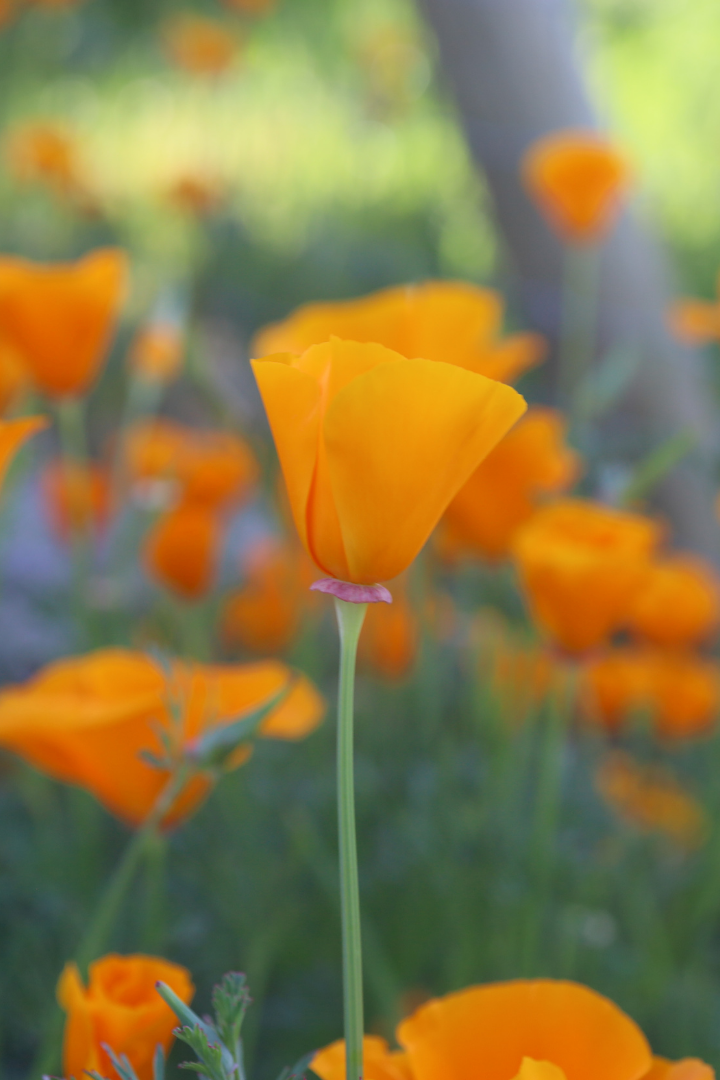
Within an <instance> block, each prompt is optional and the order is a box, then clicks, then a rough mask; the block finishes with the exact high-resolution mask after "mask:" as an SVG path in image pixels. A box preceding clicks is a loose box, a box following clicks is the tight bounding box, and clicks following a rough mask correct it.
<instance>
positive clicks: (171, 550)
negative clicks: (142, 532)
mask: <svg viewBox="0 0 720 1080" xmlns="http://www.w3.org/2000/svg"><path fill="white" fill-rule="evenodd" d="M222 537H223V529H222V524H221V522H220V520H219V518H218V516H217V514H216V513H215V512H214V511H213V510H208V509H207V508H206V507H204V506H195V505H194V504H181V505H180V506H178V507H176V508H175V509H174V510H170V511H169V512H168V513H167V514H164V515H163V516H162V517H161V518H160V519H159V520H158V521H157V522H156V523H155V525H154V526H153V528H152V530H151V531H150V533H149V534H148V536H147V537H146V540H145V549H144V559H145V565H146V567H147V569H148V572H149V573H150V574H151V575H152V576H153V577H154V578H156V580H157V581H159V582H160V583H161V584H162V585H164V586H166V588H168V589H171V590H172V591H173V592H176V593H178V594H179V595H180V596H182V597H183V598H184V599H185V600H197V599H199V598H200V597H201V596H204V595H205V593H207V592H208V591H209V589H210V588H211V586H212V583H213V579H214V576H215V571H216V567H217V561H218V558H219V555H220V547H221V544H222Z"/></svg>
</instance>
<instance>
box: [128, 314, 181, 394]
mask: <svg viewBox="0 0 720 1080" xmlns="http://www.w3.org/2000/svg"><path fill="white" fill-rule="evenodd" d="M183 347H184V342H183V335H182V333H181V332H180V329H179V327H178V326H176V325H175V324H174V323H171V322H160V321H158V322H150V323H148V324H147V326H144V327H143V328H142V329H141V330H140V331H138V333H137V334H136V336H135V339H134V341H133V343H132V345H131V347H130V353H129V355H128V363H129V366H130V369H131V370H132V371H133V372H134V373H135V375H137V376H138V377H139V378H141V379H143V380H144V381H145V382H149V383H157V384H158V385H164V384H166V383H169V382H172V380H173V379H175V378H176V377H177V375H178V374H179V372H180V369H181V367H182V362H183Z"/></svg>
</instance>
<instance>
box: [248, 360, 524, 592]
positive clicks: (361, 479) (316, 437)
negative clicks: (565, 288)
mask: <svg viewBox="0 0 720 1080" xmlns="http://www.w3.org/2000/svg"><path fill="white" fill-rule="evenodd" d="M253 369H254V371H255V377H256V379H257V381H258V385H259V388H260V393H261V395H262V398H263V402H264V404H265V408H266V411H267V413H268V417H269V420H270V426H271V428H272V432H273V436H274V439H275V445H276V447H277V451H278V456H279V458H280V464H281V466H282V469H283V474H284V476H285V482H286V485H287V490H288V497H289V500H290V506H291V509H292V513H293V518H294V520H295V525H296V527H297V530H298V533H299V535H300V538H301V540H302V542H303V545H304V546H305V548H306V550H307V552H308V554H309V555H310V556H311V558H312V559H313V560H314V561H315V563H316V565H317V566H319V567H321V569H322V570H323V571H324V572H325V573H327V574H330V575H332V576H333V577H335V578H339V579H340V580H341V581H351V582H354V583H356V584H361V585H368V584H372V583H374V582H376V581H386V580H388V579H391V578H394V577H397V576H398V574H400V573H401V572H402V571H403V570H405V569H406V568H407V567H408V566H409V565H410V563H411V562H412V560H413V559H414V558H415V556H416V555H417V554H418V552H419V551H420V549H421V548H422V546H423V544H424V543H425V541H426V540H427V538H428V536H429V535H430V533H431V532H432V530H433V528H434V527H435V525H436V524H437V521H438V519H439V517H440V516H441V514H442V513H443V511H444V510H445V508H446V507H447V505H448V503H449V502H450V501H451V499H452V498H453V497H454V496H455V494H456V493H457V492H458V490H459V489H460V488H461V487H462V485H463V484H464V483H465V482H466V480H467V479H468V478H469V476H470V475H471V474H472V472H473V471H474V470H475V469H476V468H477V466H478V465H479V464H480V462H481V461H482V460H483V458H484V457H486V456H487V454H488V453H489V452H490V450H492V448H493V447H494V446H495V444H496V443H498V442H499V441H500V439H501V438H502V437H503V435H505V434H506V433H507V431H509V429H510V428H511V427H512V425H513V424H514V423H515V421H516V420H517V419H518V418H519V417H520V416H521V415H522V413H523V412H524V411H525V402H524V400H523V399H522V398H521V397H520V395H519V394H517V393H516V392H515V391H514V390H512V389H511V388H510V387H509V386H505V385H504V384H502V383H499V382H494V381H493V380H491V379H488V378H486V377H485V376H483V375H477V374H475V373H474V372H471V371H467V370H463V369H462V368H461V367H457V366H454V365H453V364H452V363H447V364H446V363H440V362H436V361H432V360H409V359H406V358H405V357H403V356H400V355H399V354H398V353H394V352H391V351H390V350H389V349H386V348H384V347H383V346H382V345H375V344H359V343H358V342H351V341H339V340H338V339H333V340H332V341H330V342H327V343H326V344H324V345H318V346H314V347H313V348H311V349H308V351H307V352H306V353H304V354H303V355H302V356H301V357H295V356H292V355H290V354H284V355H276V356H272V357H267V358H265V359H262V360H255V361H253Z"/></svg>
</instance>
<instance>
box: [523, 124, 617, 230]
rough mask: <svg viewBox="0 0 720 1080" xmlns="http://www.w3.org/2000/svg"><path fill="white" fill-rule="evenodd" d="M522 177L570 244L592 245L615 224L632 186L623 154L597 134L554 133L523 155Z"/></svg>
mask: <svg viewBox="0 0 720 1080" xmlns="http://www.w3.org/2000/svg"><path fill="white" fill-rule="evenodd" d="M522 175H523V180H524V182H525V186H526V187H527V189H528V191H529V192H530V194H531V195H532V196H533V198H534V199H535V200H536V202H537V203H538V205H539V207H540V209H541V210H542V211H543V213H544V214H545V216H546V217H547V219H548V221H549V223H550V225H551V226H552V227H553V228H555V229H556V230H557V232H558V233H559V234H560V236H562V237H563V238H564V239H565V240H566V241H568V243H573V244H591V243H594V242H596V241H597V240H599V239H601V238H602V237H603V236H604V235H605V234H606V233H607V232H609V230H610V229H611V227H612V226H613V224H614V223H615V219H616V217H617V215H618V213H619V210H620V207H621V203H622V198H623V196H624V194H625V192H626V190H627V188H628V185H629V182H630V169H629V167H628V164H627V161H626V160H625V158H624V156H623V155H622V154H621V153H620V152H619V150H617V149H616V147H614V146H613V145H612V143H611V142H609V141H608V140H607V139H606V138H605V137H604V136H603V135H601V134H600V133H599V132H596V131H582V130H577V131H575V130H568V131H554V132H552V133H551V134H549V135H546V136H544V137H543V138H541V139H538V140H537V142H534V143H533V144H532V146H531V147H530V149H529V150H528V151H527V153H526V154H525V157H524V159H523V163H522Z"/></svg>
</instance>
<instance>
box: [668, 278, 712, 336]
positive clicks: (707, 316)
mask: <svg viewBox="0 0 720 1080" xmlns="http://www.w3.org/2000/svg"><path fill="white" fill-rule="evenodd" d="M715 292H716V298H715V299H714V300H694V299H690V298H689V297H687V298H684V299H681V300H676V301H675V302H674V303H673V304H671V305H670V308H669V310H668V324H669V327H670V330H671V332H672V333H673V334H674V335H675V337H676V338H677V339H678V340H679V341H683V342H685V344H687V345H704V344H706V343H707V342H708V341H718V340H720V274H718V277H717V281H716V285H715Z"/></svg>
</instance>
